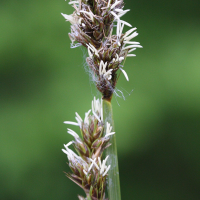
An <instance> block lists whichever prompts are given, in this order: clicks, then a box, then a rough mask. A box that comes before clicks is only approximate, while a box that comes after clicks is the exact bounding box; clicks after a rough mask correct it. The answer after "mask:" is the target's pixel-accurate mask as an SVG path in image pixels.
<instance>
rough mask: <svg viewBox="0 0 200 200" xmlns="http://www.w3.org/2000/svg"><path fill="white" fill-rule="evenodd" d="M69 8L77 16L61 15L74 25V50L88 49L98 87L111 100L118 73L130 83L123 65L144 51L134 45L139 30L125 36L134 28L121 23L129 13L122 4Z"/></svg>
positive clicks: (109, 1) (83, 0)
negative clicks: (137, 53)
mask: <svg viewBox="0 0 200 200" xmlns="http://www.w3.org/2000/svg"><path fill="white" fill-rule="evenodd" d="M69 4H70V5H72V6H73V7H74V9H75V11H74V13H73V14H71V15H66V14H63V13H61V14H62V15H63V17H64V18H65V19H66V21H69V22H70V23H71V33H69V37H70V39H71V41H72V46H73V47H77V46H80V45H83V46H85V47H86V48H87V49H88V54H89V57H87V58H86V61H87V63H88V65H89V67H90V69H91V75H92V77H93V80H94V81H95V83H96V87H97V89H98V90H99V91H100V92H101V93H102V95H103V98H104V99H107V100H111V98H112V94H113V92H114V90H115V87H116V83H117V80H118V77H119V73H117V72H118V71H121V72H122V73H123V74H124V76H125V78H126V79H127V81H128V80H129V78H128V75H127V73H126V72H125V70H124V69H123V68H124V66H123V64H122V62H123V61H125V59H126V57H133V56H136V55H135V54H133V53H132V52H133V51H134V50H136V48H142V46H141V45H140V43H139V42H135V41H131V40H132V39H133V38H135V37H136V36H137V35H138V33H137V32H136V28H131V29H130V30H129V31H127V32H126V33H125V34H123V33H122V32H123V28H124V26H125V25H126V26H128V27H132V25H131V24H129V23H128V22H126V21H123V20H121V17H122V16H123V15H125V14H126V13H127V12H128V11H129V9H127V10H123V8H124V2H123V0H77V1H73V0H70V2H69ZM114 27H116V34H113V29H114Z"/></svg>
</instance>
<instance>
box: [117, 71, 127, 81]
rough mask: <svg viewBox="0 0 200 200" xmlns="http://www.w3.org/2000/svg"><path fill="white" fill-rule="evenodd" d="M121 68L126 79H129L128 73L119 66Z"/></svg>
mask: <svg viewBox="0 0 200 200" xmlns="http://www.w3.org/2000/svg"><path fill="white" fill-rule="evenodd" d="M119 69H120V70H121V71H122V73H123V74H124V76H125V78H126V80H127V81H129V79H128V75H127V73H126V72H125V71H124V70H123V69H122V68H119Z"/></svg>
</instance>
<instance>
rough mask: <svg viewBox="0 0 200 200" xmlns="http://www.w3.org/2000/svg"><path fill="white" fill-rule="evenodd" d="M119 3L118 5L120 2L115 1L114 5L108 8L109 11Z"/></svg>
mask: <svg viewBox="0 0 200 200" xmlns="http://www.w3.org/2000/svg"><path fill="white" fill-rule="evenodd" d="M119 3H120V1H115V3H114V4H113V5H112V6H111V7H110V9H113V8H114V7H115V6H116V5H117V4H119Z"/></svg>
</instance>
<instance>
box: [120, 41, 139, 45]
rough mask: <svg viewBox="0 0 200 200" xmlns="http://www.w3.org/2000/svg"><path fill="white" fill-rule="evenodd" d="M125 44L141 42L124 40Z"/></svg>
mask: <svg viewBox="0 0 200 200" xmlns="http://www.w3.org/2000/svg"><path fill="white" fill-rule="evenodd" d="M123 43H124V44H140V43H139V42H133V41H124V42H123Z"/></svg>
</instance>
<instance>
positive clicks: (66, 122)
mask: <svg viewBox="0 0 200 200" xmlns="http://www.w3.org/2000/svg"><path fill="white" fill-rule="evenodd" d="M63 123H64V124H71V125H74V126H79V124H78V123H76V122H70V121H64V122H63Z"/></svg>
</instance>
